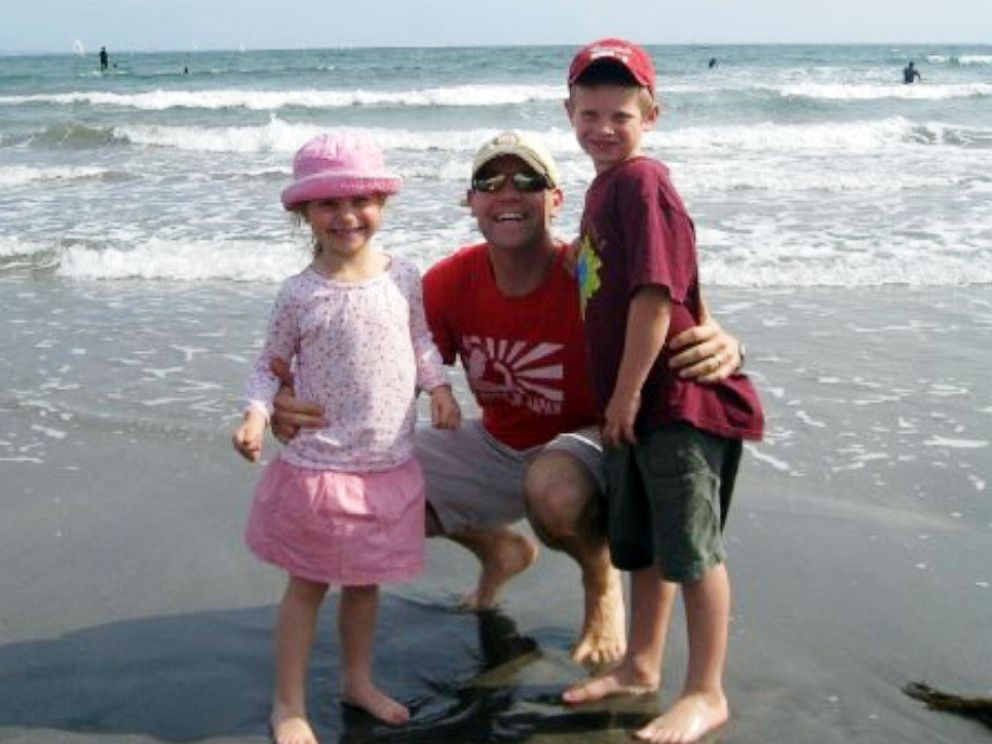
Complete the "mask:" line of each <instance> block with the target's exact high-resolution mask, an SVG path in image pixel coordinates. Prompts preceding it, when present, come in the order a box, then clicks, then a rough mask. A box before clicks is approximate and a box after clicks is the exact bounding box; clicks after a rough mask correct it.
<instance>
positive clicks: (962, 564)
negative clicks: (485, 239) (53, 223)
mask: <svg viewBox="0 0 992 744" xmlns="http://www.w3.org/2000/svg"><path fill="white" fill-rule="evenodd" d="M2 292H3V288H0V294H2ZM712 296H713V298H714V305H715V307H717V308H718V312H719V313H720V315H721V317H723V318H725V319H727V320H726V322H727V324H728V326H731V327H732V328H733V329H734V330H735V331H736V332H738V333H739V334H740V335H742V336H743V337H744V338H746V339H747V341H748V345H749V348H750V353H751V357H752V358H751V360H750V362H749V366H750V368H751V372H752V374H753V376H754V377H755V379H756V380H757V382H758V384H759V387H760V389H761V390H762V394H763V397H764V400H765V402H766V405H767V408H768V411H769V414H770V416H769V418H770V421H771V427H770V437H769V442H768V443H767V444H766V445H762V446H760V447H759V448H758V449H757V450H752V449H749V450H748V452H749V454H748V455H747V456H746V458H745V463H744V466H743V472H742V475H741V478H740V482H739V486H738V490H737V494H736V496H735V499H736V502H735V505H734V509H733V512H732V514H731V519H730V524H729V526H728V542H729V550H730V560H729V566H730V569H731V575H732V580H733V583H734V589H735V597H734V615H733V622H732V626H731V645H730V656H729V664H728V674H727V689H728V694H729V696H730V701H731V706H732V715H733V719H732V721H731V723H730V724H729V725H728V726H727V727H726V728H725V729H723V730H722V731H721V732H719V733H718V734H717V735H716V736H714V737H712V738H711V740H712V741H727V742H755V743H757V742H768V741H780V742H817V743H828V744H829V743H832V742H837V743H838V744H839V743H840V742H852V741H854V742H859V741H860V742H887V741H891V742H921V743H922V742H928V743H932V742H948V743H950V742H956V743H961V742H985V741H987V740H988V730H987V729H985V728H983V727H982V726H981V725H980V724H978V723H976V722H973V721H968V720H965V719H961V718H958V717H955V716H953V715H949V714H942V713H936V712H932V711H928V710H926V708H925V707H924V706H923V705H922V704H921V703H919V702H917V701H914V700H912V699H910V698H908V697H906V696H905V695H903V694H902V692H901V688H902V687H903V686H904V685H905V684H907V683H908V682H911V681H914V680H924V681H926V682H928V683H929V684H931V685H933V686H935V687H939V688H941V689H945V690H949V691H953V692H958V693H961V694H965V695H975V696H988V695H989V694H990V692H992V676H990V673H989V670H990V669H992V634H990V630H989V628H990V627H992V589H990V586H989V584H990V582H992V491H990V489H989V488H988V486H987V483H988V481H989V479H990V476H992V472H990V471H992V464H990V463H992V456H990V448H989V443H988V440H989V438H990V436H989V433H990V432H992V397H990V393H989V392H988V387H987V381H988V379H989V377H988V374H989V372H988V370H989V366H990V365H989V363H990V362H992V290H990V289H984V288H977V289H970V290H961V291H951V290H947V289H943V290H941V291H939V292H938V291H908V290H904V289H903V290H898V291H896V290H882V291H878V292H872V293H868V292H858V293H845V292H839V291H829V290H822V291H819V290H804V291H802V292H781V293H774V292H772V293H769V292H762V293H760V294H759V293H756V292H755V293H751V292H747V291H744V290H738V291H734V292H730V291H724V292H719V293H717V292H714V293H713V295H712ZM9 297H10V296H9V295H7V299H9ZM5 301H6V300H5ZM166 330H167V329H166ZM165 332H166V331H163V333H165ZM5 333H7V334H8V335H7V336H4V337H3V340H4V341H6V342H7V348H8V349H13V351H12V352H10V353H9V354H8V355H7V358H6V360H5V361H4V362H3V365H4V366H3V367H2V371H4V372H5V373H6V374H7V375H8V378H11V377H12V376H13V375H14V374H15V367H17V366H20V365H30V364H32V363H33V361H34V357H33V355H34V354H36V352H35V351H34V347H32V346H31V345H29V344H25V343H18V339H17V338H16V337H14V336H13V335H12V333H13V332H11V331H10V330H9V329H8V331H6V332H5ZM224 382H225V384H226V381H224ZM4 396H5V397H3V398H0V416H2V419H3V421H4V426H3V429H4V434H3V438H4V439H6V440H7V441H8V442H11V441H13V442H17V441H28V440H29V439H30V437H31V433H32V432H35V433H37V431H38V427H39V426H40V427H42V428H44V427H48V426H51V420H50V418H48V419H46V418H44V417H40V414H39V409H38V408H37V407H32V406H30V405H26V404H25V403H24V398H21V397H18V396H17V395H15V394H14V393H4ZM9 449H10V448H8V450H9ZM43 459H44V462H43V463H38V462H34V461H31V460H30V459H29V458H26V459H24V460H23V461H16V460H15V459H13V458H6V459H2V460H0V484H2V485H0V493H2V504H3V519H2V520H0V562H2V565H3V567H4V570H3V571H2V572H0V741H3V742H16V743H18V744H21V743H23V744H43V743H44V744H49V743H55V742H72V743H73V744H75V743H77V742H78V743H80V744H83V743H85V744H93V743H95V742H159V741H165V742H194V741H195V742H200V741H206V742H263V741H265V737H266V733H265V732H266V725H265V721H266V717H267V714H268V700H269V694H270V645H271V642H270V639H271V627H272V622H273V617H274V608H275V604H276V602H277V601H278V598H279V595H280V591H281V588H282V583H283V579H282V577H281V576H280V575H279V574H278V573H277V572H276V571H274V570H272V569H270V568H268V567H266V566H264V565H261V564H259V563H257V562H256V561H254V560H253V559H252V558H251V557H250V556H249V555H248V553H247V551H246V550H245V549H244V548H243V546H242V543H241V528H242V525H243V520H244V516H245V510H246V506H247V503H248V500H249V498H250V493H251V488H252V485H253V483H254V479H255V477H256V473H257V471H256V470H255V469H253V468H250V467H248V466H245V465H243V464H242V463H240V462H239V461H238V460H237V459H236V458H235V456H234V455H233V454H231V453H230V452H229V445H228V443H227V434H226V424H224V425H223V426H221V425H218V427H217V428H216V429H214V430H203V429H196V428H191V429H182V428H177V427H172V426H166V427H160V428H155V427H152V426H148V425H145V424H141V423H140V422H139V423H135V422H130V423H121V422H119V421H114V420H113V419H110V420H106V421H104V420H94V421H92V422H91V423H90V424H87V425H86V426H77V427H75V428H74V429H73V430H72V432H71V434H70V435H68V436H64V437H62V438H55V439H53V441H51V442H49V443H48V445H47V448H46V450H45V456H44V458H43ZM474 568H475V567H474V566H473V564H472V562H471V561H470V560H469V559H468V557H467V556H466V555H464V554H463V553H462V552H461V551H460V550H459V549H458V548H456V547H454V546H452V545H448V544H445V543H439V542H436V541H435V542H432V544H431V547H430V565H429V570H428V573H427V574H426V575H425V576H424V577H423V579H422V580H420V581H418V582H417V583H415V584H413V585H409V586H403V587H397V588H393V589H390V590H389V591H388V592H387V594H386V596H385V601H384V604H383V609H382V616H381V621H380V628H379V635H378V640H377V670H378V676H379V679H380V680H381V682H382V684H383V686H384V687H385V688H386V689H388V690H389V691H390V692H392V693H393V694H395V695H397V696H398V697H400V698H401V699H404V700H406V701H408V702H410V703H411V705H412V707H413V710H414V718H413V722H412V724H411V725H410V726H408V727H405V728H402V729H389V728H386V727H384V726H381V725H378V724H375V723H374V722H372V721H371V720H370V719H368V718H367V717H366V716H364V715H361V714H357V713H354V712H352V711H346V710H343V709H342V708H341V706H340V705H339V702H338V699H337V696H336V694H335V691H336V683H337V670H338V660H339V656H338V653H337V650H336V641H335V639H334V634H333V631H332V627H333V622H332V621H333V610H334V605H335V604H336V602H335V600H334V599H332V600H331V601H330V602H329V603H328V606H327V607H326V609H325V612H324V617H323V620H322V624H321V634H320V637H319V640H318V644H317V648H316V649H315V653H314V666H313V673H312V686H311V700H312V703H311V706H312V714H313V717H314V719H315V722H316V725H317V729H318V732H319V733H320V734H321V735H322V741H327V742H334V741H342V742H371V741H395V742H517V741H519V742H535V743H539V744H563V743H565V742H593V743H595V744H601V743H606V742H623V741H628V739H627V735H626V733H625V732H626V730H627V729H630V728H633V727H635V726H637V725H639V724H641V723H642V722H644V721H646V720H647V718H648V717H650V716H652V715H654V714H656V713H657V712H659V711H660V710H661V709H662V707H663V706H664V705H665V704H666V703H667V702H668V701H670V700H671V699H672V697H673V696H674V695H675V694H676V693H677V691H678V688H679V683H680V680H681V676H682V673H683V670H684V665H685V652H684V649H685V644H684V626H683V623H682V622H681V619H680V618H679V619H677V620H676V622H675V624H674V627H673V632H672V635H671V639H670V641H669V647H668V648H669V650H668V656H667V660H666V682H665V686H664V689H663V690H662V691H661V693H660V694H659V695H657V696H648V697H646V698H641V699H636V700H614V701H609V702H606V703H602V704H597V705H592V706H588V707H583V708H578V709H566V708H564V707H563V706H561V705H560V704H559V703H558V695H559V693H560V691H561V689H562V688H563V687H564V686H565V685H566V684H568V683H569V682H571V681H573V680H575V679H577V678H579V677H581V676H582V675H583V674H585V673H586V670H584V669H583V668H581V667H579V666H577V665H575V664H574V663H572V662H571V661H570V660H569V659H568V650H569V647H570V644H571V643H572V641H573V640H574V634H575V629H576V628H577V626H578V623H579V619H580V610H581V596H580V593H579V591H578V574H577V571H576V569H575V568H574V566H572V565H571V564H570V563H569V562H568V561H566V560H564V559H562V558H561V557H560V556H557V555H554V554H550V553H548V552H547V551H545V552H544V553H542V556H541V558H540V560H539V562H538V563H537V565H536V566H535V567H534V569H532V570H531V571H529V572H528V573H527V574H525V575H524V576H522V577H520V578H519V579H518V580H517V581H516V582H515V583H514V584H513V585H512V587H511V589H510V591H509V593H508V595H507V597H506V600H505V602H504V605H503V608H502V611H501V612H500V613H488V614H483V615H475V614H470V613H460V612H457V611H455V610H454V605H455V598H456V596H457V592H458V591H459V590H461V589H463V588H466V587H468V586H470V585H471V583H472V581H473V579H474Z"/></svg>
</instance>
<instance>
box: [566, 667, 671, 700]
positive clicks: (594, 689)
mask: <svg viewBox="0 0 992 744" xmlns="http://www.w3.org/2000/svg"><path fill="white" fill-rule="evenodd" d="M660 685H661V675H660V674H654V675H649V674H642V673H639V672H637V671H635V670H634V669H632V668H630V667H628V666H627V665H626V664H621V665H620V666H618V667H616V668H615V669H612V670H610V671H609V672H607V673H606V674H602V675H600V676H598V677H593V678H592V679H587V680H585V681H584V682H580V683H579V684H577V685H572V686H571V687H569V688H568V689H567V690H565V692H563V693H562V696H561V699H562V700H563V701H565V702H566V703H568V704H569V705H579V704H581V703H593V702H596V701H597V700H602V699H603V698H608V697H612V696H614V695H646V694H648V693H651V692H656V691H657V690H658V687H659V686H660Z"/></svg>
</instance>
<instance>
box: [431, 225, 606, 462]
mask: <svg viewBox="0 0 992 744" xmlns="http://www.w3.org/2000/svg"><path fill="white" fill-rule="evenodd" d="M563 256H564V252H563V248H562V247H559V252H558V257H557V258H556V260H555V263H554V265H553V266H552V269H551V272H550V274H549V275H548V278H547V279H546V280H545V282H544V283H543V284H542V285H541V286H540V287H538V288H537V289H536V290H534V291H533V292H531V293H530V294H528V295H525V296H523V297H507V296H506V295H504V294H503V293H502V292H500V290H499V288H498V287H497V286H496V282H495V279H494V278H493V270H492V265H491V264H490V262H489V252H488V245H487V244H485V243H482V244H479V245H473V246H467V247H464V248H461V249H460V250H459V251H457V252H456V253H454V254H453V255H451V256H449V257H447V258H445V259H443V260H442V261H440V262H438V263H437V264H436V265H435V266H434V267H432V268H431V269H430V270H429V271H428V272H427V273H426V274H425V275H424V308H425V309H426V311H427V322H428V324H429V325H430V328H431V333H432V334H433V335H434V343H436V344H437V347H438V349H439V350H440V351H441V356H442V357H443V358H444V361H445V363H446V364H453V363H454V361H455V357H456V356H458V357H460V358H461V362H462V366H464V368H465V373H466V376H467V377H468V384H469V386H470V387H471V389H472V393H473V394H474V395H475V400H476V401H477V402H478V404H479V407H480V408H481V409H482V424H483V426H484V427H485V429H486V431H488V432H489V433H490V434H491V435H492V436H494V437H495V438H496V439H498V440H499V441H500V442H503V443H504V444H506V445H509V446H510V447H513V448H514V449H527V448H529V447H534V446H536V445H540V444H544V443H545V442H548V441H549V440H551V439H553V438H554V437H555V436H557V435H558V434H561V433H562V432H566V431H573V430H575V429H579V428H582V427H584V426H589V425H591V424H595V423H596V413H595V405H594V403H593V398H592V390H591V389H590V387H589V381H588V373H587V367H586V361H585V340H584V334H583V330H582V319H581V318H580V315H579V298H578V293H577V292H576V291H575V279H574V278H573V277H572V275H571V274H570V273H569V272H568V271H567V270H566V269H565V268H564V266H563V264H562V258H563Z"/></svg>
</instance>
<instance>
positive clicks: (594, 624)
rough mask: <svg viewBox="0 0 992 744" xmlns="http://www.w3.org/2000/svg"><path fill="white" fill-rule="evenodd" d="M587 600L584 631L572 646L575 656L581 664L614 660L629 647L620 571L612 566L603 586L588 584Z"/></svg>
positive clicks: (608, 662) (610, 662) (609, 662)
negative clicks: (599, 588)
mask: <svg viewBox="0 0 992 744" xmlns="http://www.w3.org/2000/svg"><path fill="white" fill-rule="evenodd" d="M585 604H586V615H585V618H584V620H583V622H582V632H581V633H580V634H579V640H578V642H577V643H576V644H575V648H573V649H572V659H573V660H574V661H577V662H578V663H579V664H612V663H613V662H614V661H617V660H618V659H620V658H621V657H623V655H624V652H625V651H626V650H627V616H626V610H625V608H624V603H623V583H622V582H621V579H620V572H619V571H617V570H616V569H614V568H610V569H609V573H608V574H607V576H606V586H605V587H604V588H603V589H601V590H598V589H596V588H594V587H590V586H587V587H586V594H585Z"/></svg>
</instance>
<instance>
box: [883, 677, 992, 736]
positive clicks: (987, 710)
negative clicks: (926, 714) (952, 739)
mask: <svg viewBox="0 0 992 744" xmlns="http://www.w3.org/2000/svg"><path fill="white" fill-rule="evenodd" d="M902 691H903V692H904V693H906V694H907V695H909V696H910V697H911V698H914V699H916V700H921V701H922V702H924V703H926V704H927V707H928V708H930V709H931V710H942V711H946V712H948V713H957V714H958V715H959V716H965V717H967V718H973V719H975V720H976V721H980V722H981V723H983V724H984V725H985V726H987V727H988V728H990V729H992V698H981V697H962V696H961V695H954V694H952V693H949V692H941V691H940V690H935V689H934V688H933V687H931V686H930V685H928V684H926V683H925V682H910V683H909V684H908V685H906V686H905V687H903V688H902Z"/></svg>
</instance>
